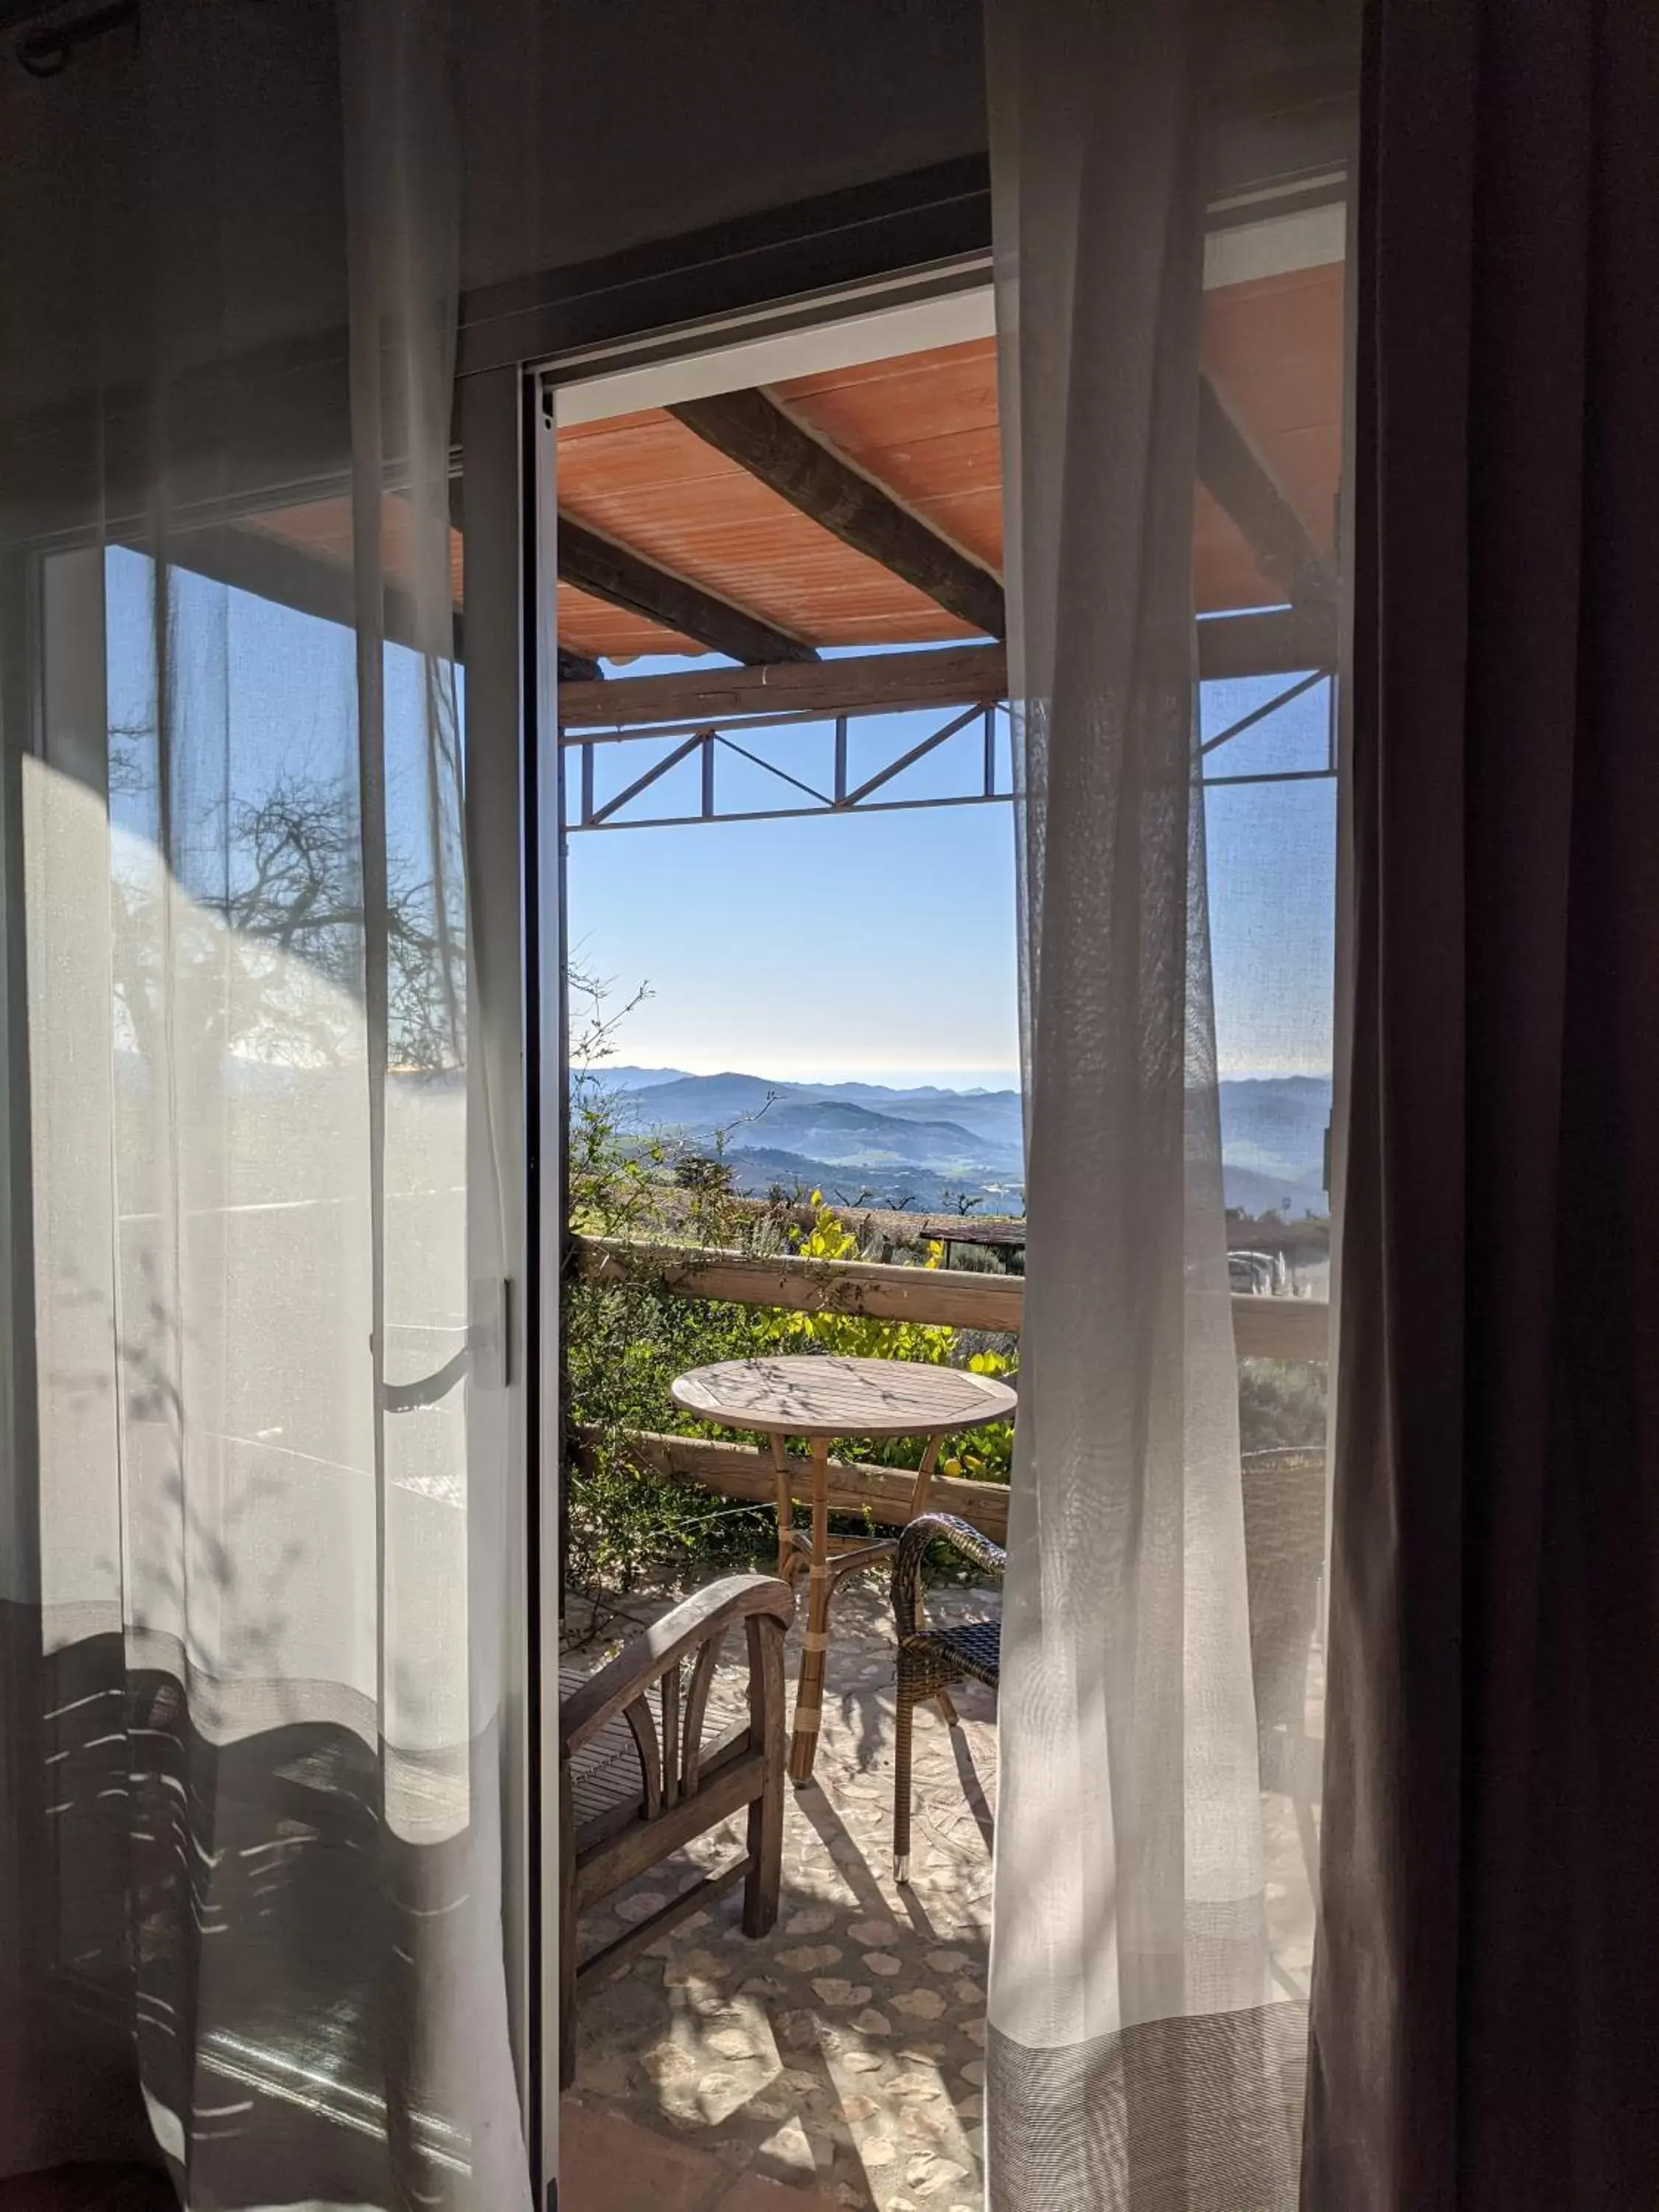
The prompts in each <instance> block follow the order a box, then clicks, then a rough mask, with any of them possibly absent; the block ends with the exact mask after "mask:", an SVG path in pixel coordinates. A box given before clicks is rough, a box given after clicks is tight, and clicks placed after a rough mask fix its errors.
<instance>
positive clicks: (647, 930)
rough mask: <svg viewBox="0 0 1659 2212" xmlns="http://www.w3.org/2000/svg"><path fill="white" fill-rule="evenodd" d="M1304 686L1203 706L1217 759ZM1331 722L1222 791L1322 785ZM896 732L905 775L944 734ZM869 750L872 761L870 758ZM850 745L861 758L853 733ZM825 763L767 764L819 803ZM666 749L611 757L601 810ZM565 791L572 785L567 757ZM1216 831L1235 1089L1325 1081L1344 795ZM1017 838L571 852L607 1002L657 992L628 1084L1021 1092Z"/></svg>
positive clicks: (714, 831) (616, 843)
mask: <svg viewBox="0 0 1659 2212" xmlns="http://www.w3.org/2000/svg"><path fill="white" fill-rule="evenodd" d="M629 672H636V671H629ZM1290 682H1291V679H1290V678H1271V679H1261V678H1256V679H1252V680H1250V681H1249V682H1239V683H1230V684H1206V686H1205V687H1204V693H1205V696H1204V700H1203V726H1204V734H1205V736H1206V738H1211V737H1213V736H1215V735H1216V734H1217V733H1218V732H1219V731H1221V730H1222V729H1224V728H1225V727H1226V726H1228V724H1229V723H1231V721H1233V720H1237V718H1238V717H1239V716H1240V715H1242V714H1245V713H1246V712H1248V711H1249V710H1250V709H1251V708H1254V707H1255V706H1257V705H1260V704H1261V703H1264V702H1266V701H1267V699H1269V698H1271V697H1272V696H1274V695H1275V693H1277V692H1279V691H1282V690H1285V688H1286V686H1287V685H1288V684H1289V683H1290ZM1327 715H1328V698H1327V691H1326V687H1324V686H1323V685H1320V686H1317V687H1316V688H1315V689H1314V690H1312V691H1310V692H1309V693H1306V694H1304V696H1303V697H1301V698H1300V699H1298V700H1296V701H1294V702H1291V704H1290V705H1288V706H1286V707H1285V708H1281V709H1279V712H1278V713H1277V714H1275V715H1273V717H1272V718H1270V719H1269V720H1264V721H1263V722H1262V723H1260V724H1258V725H1257V726H1255V728H1253V729H1252V730H1250V731H1248V732H1244V733H1243V734H1242V735H1241V736H1239V737H1237V738H1233V739H1231V741H1229V743H1228V744H1225V745H1223V746H1222V747H1220V748H1219V749H1218V750H1217V751H1216V752H1215V753H1214V754H1212V756H1211V766H1212V772H1213V773H1214V774H1216V775H1224V774H1226V775H1240V774H1251V775H1261V774H1283V773H1284V772H1285V771H1287V770H1289V771H1302V770H1306V769H1315V768H1318V767H1321V766H1322V765H1323V763H1324V759H1325V753H1326V744H1327ZM944 719H946V718H945V717H943V716H915V715H906V716H892V717H887V718H884V720H886V722H887V725H888V727H887V730H886V731H885V732H880V733H879V738H880V741H882V742H888V741H891V755H890V757H892V756H894V755H896V754H897V753H898V752H900V751H902V750H903V749H904V746H905V745H906V744H909V743H914V742H915V739H916V738H920V737H921V736H923V735H925V734H926V733H927V731H928V730H929V729H930V728H931V727H933V726H937V724H938V723H939V721H940V720H944ZM858 732H859V725H857V724H854V746H855V747H856V744H857V743H858V742H859V738H858ZM877 741H878V733H877V732H875V730H874V728H873V726H868V725H866V737H865V738H864V742H865V743H866V744H874V743H875V742H877ZM830 742H831V741H830V738H829V732H828V731H827V729H822V730H821V729H817V728H813V729H811V730H801V729H792V730H787V731H783V732H776V733H775V736H774V739H773V742H772V744H770V745H769V746H765V747H763V745H762V744H758V743H757V744H755V745H754V747H753V750H756V751H762V750H766V751H768V752H769V753H770V754H771V755H772V757H776V758H778V759H779V760H780V762H782V763H787V765H788V767H789V768H790V769H791V771H792V772H793V773H794V774H797V775H799V776H800V777H801V778H802V780H803V781H809V782H817V784H818V787H819V788H823V787H824V783H825V782H826V781H827V780H828V776H829V757H830V752H829V749H830ZM981 742H982V740H981V732H980V731H979V730H978V728H977V727H970V728H969V730H967V731H965V732H963V737H962V738H961V739H959V740H957V741H954V744H953V747H952V748H951V749H947V752H946V753H945V754H943V755H941V756H939V757H935V758H934V759H933V760H932V761H930V762H928V763H925V764H923V765H921V766H919V767H918V769H915V770H913V771H911V772H910V774H909V775H908V776H907V777H906V778H905V779H904V780H903V781H902V782H899V783H896V784H895V785H894V786H893V787H892V791H893V795H894V796H895V797H898V796H909V795H916V796H921V795H923V794H924V793H929V792H935V793H936V792H942V791H944V790H946V789H951V788H957V789H960V788H963V787H965V786H966V784H967V782H968V781H970V780H971V778H972V777H973V775H975V774H976V773H977V770H978V759H979V752H980V748H981ZM667 750H668V748H667V746H665V745H657V746H654V747H653V746H649V745H647V744H645V743H643V742H636V743H629V744H621V745H615V746H610V747H605V748H603V749H601V750H599V752H598V754H597V756H596V775H595V788H596V799H597V802H598V803H599V804H601V805H602V804H603V803H604V802H605V799H606V798H607V797H609V796H611V794H613V793H616V792H617V791H619V790H621V789H622V788H623V787H624V786H625V785H626V784H627V783H629V782H630V781H632V780H633V779H634V777H635V776H636V775H639V774H640V773H641V771H642V770H643V769H645V768H646V767H647V765H648V764H649V763H652V762H653V761H654V760H655V759H656V758H658V757H660V756H661V755H662V754H663V753H665V752H666V751H667ZM952 751H953V752H954V753H955V754H956V755H957V757H955V758H952V757H950V756H951V752H952ZM568 772H569V774H570V775H571V777H572V780H573V782H574V778H575V775H576V763H575V760H574V757H572V758H571V760H570V761H569V763H568ZM719 773H720V777H721V785H720V790H721V798H722V803H723V804H733V805H765V804H773V805H776V804H788V803H791V795H790V793H788V792H787V788H786V787H783V786H782V785H781V784H778V783H776V782H775V781H774V780H773V779H770V778H769V777H766V776H764V775H763V773H762V772H761V771H760V770H758V769H751V768H749V767H748V766H747V765H746V764H744V763H730V764H728V763H726V761H725V760H724V759H723V760H722V762H721V764H720V770H719ZM852 774H853V776H854V778H855V777H856V775H857V774H858V759H857V754H856V750H854V760H853V763H852ZM1005 774H1006V769H1005ZM695 776H696V763H695V762H687V763H685V764H684V768H683V769H679V770H677V771H675V777H676V779H677V780H676V781H674V782H673V783H670V782H669V781H667V780H665V783H664V784H663V786H661V787H659V788H658V789H657V790H655V791H653V792H652V793H649V794H647V796H646V797H645V798H643V799H641V800H640V801H638V802H636V803H635V806H634V807H632V808H630V809H629V812H632V813H643V812H646V811H649V812H651V813H657V814H659V813H665V812H671V811H674V808H675V806H676V805H680V804H690V803H694V802H692V800H691V796H690V785H691V783H692V781H693V780H694V779H695ZM728 776H729V777H730V778H731V779H732V780H731V781H729V782H728V781H727V778H728ZM573 804H574V801H573ZM1206 831H1207V836H1208V842H1209V876H1210V897H1211V921H1212V944H1213V961H1214V974H1215V990H1216V1024H1217V1042H1218V1053H1219V1057H1220V1062H1221V1068H1222V1073H1224V1074H1228V1075H1281V1074H1304V1073H1326V1072H1328V1069H1329V1067H1330V1049H1331V1048H1330V1036H1331V1014H1330V994H1331V974H1332V957H1333V956H1332V917H1333V912H1334V842H1335V796H1334V785H1333V783H1332V782H1331V781H1329V780H1328V779H1327V780H1322V781H1309V782H1278V783H1263V784H1246V785H1231V786H1224V785H1216V786H1214V787H1212V788H1211V789H1210V791H1209V792H1208V793H1207V796H1206ZM1013 836H1014V829H1013V814H1012V808H1011V807H1009V806H1007V805H978V806H951V807H939V808H928V809H919V810H917V811H906V812H895V813H890V814H872V815H857V814H853V815H837V816H833V817H824V816H819V817H809V818H805V819H797V820H784V821H773V822H746V823H713V824H705V823H690V824H686V825H684V826H683V827H677V828H669V829H617V830H602V831H588V832H580V831H578V832H574V833H573V834H572V836H571V837H570V842H569V863H568V890H569V913H570V930H571V942H572V953H573V959H574V963H575V964H576V965H577V966H578V967H580V968H581V969H584V970H585V971H586V973H588V974H589V975H594V976H597V977H599V978H600V979H601V980H605V981H609V982H611V984H612V985H613V987H614V992H615V1000H616V1001H620V1000H622V999H623V998H626V997H627V996H629V995H631V994H632V993H633V992H634V991H635V990H636V989H638V988H640V987H641V986H644V987H648V989H649V991H650V993H651V996H650V998H649V999H648V1000H647V1001H646V1002H645V1003H644V1004H642V1005H641V1006H639V1007H637V1008H636V1009H635V1011H634V1012H633V1013H632V1014H630V1015H629V1018H628V1019H627V1021H626V1023H625V1024H623V1027H622V1030H621V1031H620V1033H619V1035H618V1037H617V1054H618V1056H619V1057H620V1058H621V1059H623V1060H626V1061H628V1062H629V1063H633V1064H636V1065H640V1066H671V1067H684V1068H690V1069H691V1070H693V1071H695V1072H698V1073H714V1072H715V1071H718V1070H720V1069H722V1068H734V1067H735V1068H742V1069H744V1070H746V1071H748V1072H750V1073H755V1074H760V1075H772V1076H777V1077H780V1078H783V1079H790V1080H804V1081H831V1080H836V1079H846V1078H857V1079H861V1080H865V1081H872V1082H889V1083H895V1084H905V1083H920V1082H939V1083H944V1084H949V1085H955V1086H957V1087H963V1088H965V1087H968V1086H969V1085H975V1084H1000V1083H1006V1082H1010V1081H1012V1080H1013V1079H1014V1070H1015V1068H1016V1067H1017V1066H1018V1030H1017V1019H1018V1016H1017V998H1016V993H1017V984H1016V969H1015V923H1014V845H1013Z"/></svg>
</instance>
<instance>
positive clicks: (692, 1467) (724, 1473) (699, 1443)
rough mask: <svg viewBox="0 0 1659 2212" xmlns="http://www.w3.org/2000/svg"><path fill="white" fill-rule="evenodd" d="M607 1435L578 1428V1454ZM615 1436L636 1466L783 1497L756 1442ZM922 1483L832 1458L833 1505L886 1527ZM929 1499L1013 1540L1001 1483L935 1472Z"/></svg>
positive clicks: (903, 1517) (803, 1466) (768, 1499)
mask: <svg viewBox="0 0 1659 2212" xmlns="http://www.w3.org/2000/svg"><path fill="white" fill-rule="evenodd" d="M604 1436H605V1431H603V1430H601V1429H594V1428H581V1429H578V1430H577V1431H576V1437H575V1443H576V1449H577V1452H578V1454H579V1455H580V1456H582V1457H583V1458H586V1459H590V1460H591V1456H592V1452H593V1450H594V1449H595V1447H596V1446H597V1445H598V1444H599V1443H600V1441H601V1440H602V1438H603V1437H604ZM611 1441H612V1443H613V1444H615V1445H617V1446H619V1447H620V1448H621V1449H623V1450H624V1451H626V1453H627V1454H628V1455H629V1458H630V1459H632V1460H633V1461H634V1462H635V1464H636V1465H637V1466H639V1467H640V1468H644V1469H647V1470H648V1471H649V1472H650V1473H652V1474H666V1475H674V1476H677V1477H678V1479H679V1480H682V1481H686V1482H696V1483H699V1484H701V1486H702V1488H703V1489H705V1490H713V1491H716V1492H719V1493H720V1496H721V1497H723V1498H741V1499H743V1500H744V1501H746V1502H747V1503H750V1504H756V1505H771V1504H775V1502H776V1498H777V1494H778V1491H777V1478H776V1476H775V1474H773V1472H772V1462H771V1459H770V1456H769V1455H768V1454H767V1453H765V1452H763V1451H757V1450H756V1449H754V1448H753V1447H752V1446H751V1445H749V1444H735V1443H713V1442H710V1441H709V1440H708V1439H707V1438H705V1437H672V1436H665V1435H664V1434H662V1433H661V1432H660V1431H657V1430H654V1429H623V1430H620V1431H617V1432H616V1434H615V1435H614V1436H613V1437H612V1438H611ZM799 1468H800V1478H801V1490H800V1495H801V1496H802V1497H803V1498H805V1497H807V1496H809V1495H810V1493H811V1462H808V1461H807V1460H805V1459H802V1460H800V1461H799ZM915 1486H916V1478H915V1471H914V1470H913V1469H911V1468H897V1467H861V1466H859V1465H856V1464H854V1462H850V1461H848V1460H839V1459H832V1460H831V1461H830V1462H829V1506H830V1510H831V1511H832V1512H836V1513H868V1514H869V1515H870V1516H871V1518H872V1520H874V1521H878V1522H881V1523H882V1525H883V1526H884V1527H885V1528H903V1526H904V1525H905V1523H906V1522H908V1519H909V1518H910V1499H911V1497H912V1495H913V1494H914V1492H915ZM927 1504H928V1510H929V1511H930V1512H937V1513H957V1514H959V1515H960V1516H962V1518H963V1520H964V1521H969V1522H972V1523H973V1525H974V1527H975V1528H977V1529H979V1530H980V1531H981V1533H982V1534H985V1535H987V1536H988V1537H990V1538H991V1540H992V1541H993V1542H994V1543H997V1544H1006V1542H1007V1541H1008V1492H1007V1489H1006V1486H1005V1485H1003V1484H1002V1483H1000V1482H969V1481H967V1480H964V1479H963V1477H962V1476H960V1475H951V1474H936V1475H935V1476H934V1477H933V1484H932V1486H931V1487H930V1489H929V1491H928V1493H927Z"/></svg>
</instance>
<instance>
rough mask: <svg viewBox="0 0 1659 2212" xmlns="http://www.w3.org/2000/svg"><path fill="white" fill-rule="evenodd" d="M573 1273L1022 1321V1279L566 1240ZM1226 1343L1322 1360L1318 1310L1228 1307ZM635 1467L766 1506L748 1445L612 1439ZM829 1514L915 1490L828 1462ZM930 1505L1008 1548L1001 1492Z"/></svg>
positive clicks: (1250, 1302)
mask: <svg viewBox="0 0 1659 2212" xmlns="http://www.w3.org/2000/svg"><path fill="white" fill-rule="evenodd" d="M572 1244H573V1248H574V1249H573V1252H572V1266H573V1267H574V1271H575V1273H577V1274H578V1275H579V1276H580V1279H582V1280H583V1281H586V1282H589V1283H595V1284H599V1285H643V1286H645V1287H647V1288H650V1289H653V1290H659V1291H668V1292H669V1293H670V1294H671V1296H673V1297H684V1298H708V1299H713V1300H716V1301H719V1302H720V1303H721V1304H732V1305H754V1306H775V1307H776V1306H781V1307H786V1308H787V1309H789V1310H792V1311H794V1312H799V1313H844V1314H865V1315H868V1316H871V1317H872V1318H873V1319H877V1320H882V1321H908V1322H923V1323H928V1322H933V1323H938V1322H945V1323H948V1324H949V1325H950V1326H951V1327H952V1328H974V1329H982V1330H985V1331H987V1332H988V1333H991V1334H998V1335H1005V1336H1017V1335H1018V1334H1019V1329H1020V1323H1021V1321H1022V1319H1023V1317H1024V1304H1025V1283H1024V1278H1023V1277H1022V1276H1019V1275H988V1274H980V1273H975V1272H974V1271H971V1270H969V1269H966V1268H945V1267H889V1266H884V1265H881V1264H878V1263H877V1262H876V1261H847V1260H803V1259H799V1258H794V1257H790V1256H786V1255H778V1256H776V1257H773V1258H765V1259H760V1258H756V1257H754V1256H752V1255H750V1254H748V1253H744V1252H724V1251H716V1250H711V1249H707V1248H705V1247H701V1246H696V1245H688V1244H649V1243H636V1242H634V1241H632V1240H630V1239H628V1238H624V1237H574V1238H573V1239H572ZM1232 1310H1233V1337H1234V1341H1235V1344H1236V1346H1237V1352H1238V1355H1239V1357H1240V1358H1257V1359H1311V1360H1322V1359H1324V1358H1327V1357H1328V1350H1327V1346H1328V1330H1329V1324H1330V1314H1329V1309H1328V1306H1327V1304H1326V1303H1325V1301H1324V1300H1323V1299H1315V1298H1291V1297H1286V1298H1275V1297H1248V1296H1243V1295H1235V1296H1234V1297H1233V1300H1232ZM621 1441H623V1442H625V1443H626V1444H627V1445H628V1447H629V1449H630V1450H631V1451H632V1452H633V1453H634V1454H635V1455H636V1456H637V1458H638V1459H639V1461H640V1462H641V1465H643V1466H646V1467H649V1468H653V1469H654V1470H656V1471H657V1472H659V1473H661V1474H672V1475H677V1476H679V1477H681V1478H683V1479H684V1480H690V1481H694V1482H698V1483H701V1484H702V1486H704V1487H705V1488H706V1489H709V1490H714V1491H717V1492H720V1494H721V1495H722V1496H724V1497H727V1498H740V1499H747V1500H752V1501H753V1502H755V1503H756V1504H767V1503H769V1502H770V1500H771V1499H772V1498H773V1497H774V1495H775V1477H774V1475H773V1473H772V1466H771V1462H770V1460H769V1457H768V1455H766V1454H765V1453H764V1452H761V1451H757V1450H754V1449H751V1448H750V1446H749V1445H747V1444H737V1443H711V1442H708V1441H707V1440H704V1439H702V1438H699V1437H678V1436H670V1435H667V1434H665V1433H662V1432H659V1431H654V1430H630V1431H626V1432H625V1435H624V1437H623V1438H622V1439H621ZM598 1442H599V1433H598V1432H597V1431H592V1430H587V1431H580V1432H579V1433H578V1436H577V1438H576V1443H577V1449H578V1450H579V1451H581V1452H583V1453H586V1452H591V1451H592V1449H593V1448H594V1446H595V1445H596V1443H598ZM830 1474H831V1488H830V1504H831V1505H832V1507H833V1508H834V1509H835V1510H836V1511H837V1512H867V1513H869V1514H870V1515H871V1516H872V1518H873V1519H875V1520H876V1521H878V1522H882V1523H884V1525H886V1526H888V1527H890V1528H902V1526H903V1525H904V1522H906V1520H907V1519H908V1517H909V1500H910V1496H911V1492H912V1489H913V1486H914V1482H915V1478H914V1476H913V1475H911V1474H909V1473H908V1472H907V1471H905V1470H903V1469H902V1468H880V1467H867V1466H859V1465H854V1464H851V1463H849V1462H845V1461H839V1460H832V1461H831V1462H830ZM930 1503H931V1504H933V1505H935V1506H936V1507H937V1508H938V1509H939V1510H940V1511H942V1512H946V1513H957V1514H960V1515H961V1516H962V1517H963V1519H964V1520H966V1521H969V1522H973V1524H974V1525H975V1528H980V1529H981V1530H982V1531H983V1532H984V1534H986V1535H987V1536H989V1537H991V1538H992V1539H993V1540H994V1541H996V1542H998V1543H1004V1542H1006V1540H1007V1531H1008V1493H1007V1492H1006V1489H1004V1488H1003V1487H1002V1486H1001V1485H1000V1484H998V1483H992V1482H968V1481H963V1480H961V1479H959V1478H956V1477H951V1476H948V1475H939V1476H935V1478H934V1480H933V1490H932V1492H931V1493H930Z"/></svg>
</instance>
